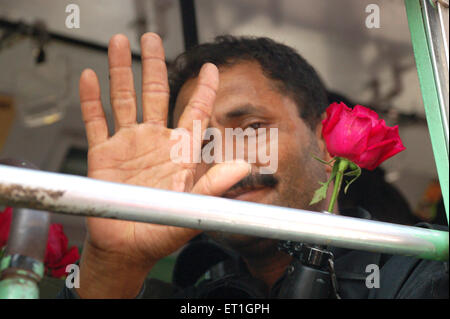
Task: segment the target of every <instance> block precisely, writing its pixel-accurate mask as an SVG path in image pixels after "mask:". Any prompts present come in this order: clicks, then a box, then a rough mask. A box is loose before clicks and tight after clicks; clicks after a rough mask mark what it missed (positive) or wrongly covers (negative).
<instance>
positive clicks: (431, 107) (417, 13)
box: [405, 0, 449, 223]
mask: <svg viewBox="0 0 450 319" xmlns="http://www.w3.org/2000/svg"><path fill="white" fill-rule="evenodd" d="M405 6H406V13H407V16H408V24H409V30H410V32H411V40H412V44H413V49H414V56H415V59H416V65H417V73H418V76H419V81H420V89H421V91H422V98H423V104H424V106H425V113H426V116H427V122H428V129H429V131H430V137H431V145H432V146H433V153H434V159H435V161H436V167H437V172H438V175H439V182H440V184H441V190H442V197H443V198H444V206H445V211H446V214H447V223H448V200H449V160H448V152H447V149H446V146H445V145H446V142H445V134H444V128H443V125H442V114H441V111H440V107H439V97H438V93H437V92H438V91H437V87H436V83H435V77H434V72H433V64H432V61H431V57H430V50H429V47H428V41H427V36H426V33H425V25H424V21H423V15H422V10H421V6H420V2H419V0H405Z"/></svg>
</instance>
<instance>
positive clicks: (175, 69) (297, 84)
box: [169, 35, 328, 128]
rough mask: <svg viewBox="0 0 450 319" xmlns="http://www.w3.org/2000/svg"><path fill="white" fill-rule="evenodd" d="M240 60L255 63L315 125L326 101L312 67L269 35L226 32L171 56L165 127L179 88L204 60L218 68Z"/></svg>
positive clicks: (193, 74) (192, 75) (171, 116)
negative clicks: (237, 34)
mask: <svg viewBox="0 0 450 319" xmlns="http://www.w3.org/2000/svg"><path fill="white" fill-rule="evenodd" d="M241 61H255V62H258V63H259V64H260V65H261V68H262V70H263V73H264V75H265V76H267V77H268V78H269V79H272V80H275V81H276V82H277V84H278V85H277V87H278V88H279V89H280V90H281V92H283V93H284V94H287V95H288V96H290V97H291V98H292V99H293V100H294V101H295V103H296V104H297V106H298V108H299V114H300V116H301V117H302V118H303V119H305V121H306V122H307V123H308V125H309V126H310V127H311V128H314V127H315V126H316V125H317V123H318V122H319V120H320V116H321V114H322V113H323V112H324V111H325V109H326V108H327V106H328V103H327V95H326V91H325V87H324V85H323V84H322V81H321V80H320V78H319V76H318V75H317V73H316V71H315V70H314V69H313V67H312V66H311V65H309V64H308V62H306V60H305V59H303V58H302V57H301V56H300V55H299V54H298V53H297V52H296V51H295V50H294V49H293V48H291V47H288V46H286V45H284V44H281V43H277V42H275V41H273V40H271V39H269V38H257V37H235V36H230V35H227V36H219V37H216V38H215V40H214V42H212V43H204V44H200V45H197V46H195V47H193V48H191V49H190V50H188V51H186V52H185V53H182V54H181V55H180V56H178V57H177V58H176V59H175V61H174V63H173V65H172V67H171V76H170V110H169V126H171V127H173V126H174V123H173V110H174V108H175V101H176V99H177V96H178V93H179V91H180V89H181V87H182V86H183V84H184V83H185V82H186V81H187V80H189V79H191V78H194V77H196V76H198V73H199V72H200V68H201V67H202V65H203V64H204V63H207V62H211V63H213V64H215V65H216V66H218V67H220V66H230V65H233V64H235V63H238V62H241Z"/></svg>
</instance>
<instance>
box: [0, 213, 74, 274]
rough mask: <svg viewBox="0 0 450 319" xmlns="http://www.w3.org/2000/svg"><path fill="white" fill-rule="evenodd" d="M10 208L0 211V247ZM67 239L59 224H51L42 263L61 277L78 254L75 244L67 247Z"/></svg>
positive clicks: (10, 214)
mask: <svg viewBox="0 0 450 319" xmlns="http://www.w3.org/2000/svg"><path fill="white" fill-rule="evenodd" d="M11 220H12V208H11V207H7V208H6V209H5V210H4V211H3V212H0V248H2V247H3V246H5V245H6V243H7V241H8V237H9V229H10V227H11ZM68 243H69V241H68V239H67V236H66V235H65V234H64V231H63V227H62V225H60V224H51V225H50V228H49V230H48V241H47V247H46V250H45V258H44V265H45V269H46V273H47V274H48V275H50V276H52V277H56V278H61V277H63V276H65V275H66V266H67V265H69V264H73V263H75V262H76V261H77V260H78V259H79V258H80V255H79V253H78V248H77V247H76V246H73V247H71V248H70V249H67V248H68V247H67V246H68Z"/></svg>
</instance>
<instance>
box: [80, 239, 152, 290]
mask: <svg viewBox="0 0 450 319" xmlns="http://www.w3.org/2000/svg"><path fill="white" fill-rule="evenodd" d="M153 265H154V263H153V262H145V263H139V262H137V261H136V260H133V259H132V258H130V257H129V256H125V255H118V254H112V253H108V252H104V251H102V250H100V249H97V248H95V247H94V246H92V245H90V244H89V243H86V244H85V245H84V248H83V253H82V257H81V261H80V287H79V288H77V289H76V293H77V294H78V295H79V296H80V297H81V298H89V299H90V298H101V299H103V298H135V297H136V296H138V295H139V294H140V293H141V292H142V291H141V290H142V287H143V284H144V281H145V278H146V277H147V275H148V272H149V271H150V269H151V268H152V267H153Z"/></svg>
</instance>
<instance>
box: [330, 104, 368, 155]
mask: <svg viewBox="0 0 450 319" xmlns="http://www.w3.org/2000/svg"><path fill="white" fill-rule="evenodd" d="M371 125H372V124H371V120H370V119H368V118H363V117H355V116H354V114H352V112H351V111H347V110H344V112H342V113H341V117H340V120H339V122H338V123H337V124H336V126H335V127H334V129H333V130H332V131H331V132H329V133H328V134H325V135H324V138H325V141H326V143H327V149H328V152H329V153H330V154H331V155H332V156H341V157H345V158H348V159H350V160H353V159H354V158H355V157H358V156H359V155H360V154H361V153H363V152H364V151H365V149H366V148H367V140H368V138H369V132H370V129H371Z"/></svg>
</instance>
